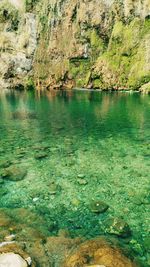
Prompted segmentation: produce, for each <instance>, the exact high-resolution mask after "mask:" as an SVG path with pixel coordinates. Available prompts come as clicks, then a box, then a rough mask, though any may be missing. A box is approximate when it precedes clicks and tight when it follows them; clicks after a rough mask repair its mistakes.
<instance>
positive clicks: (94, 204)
mask: <svg viewBox="0 0 150 267" xmlns="http://www.w3.org/2000/svg"><path fill="white" fill-rule="evenodd" d="M108 208H109V206H108V205H107V204H106V203H105V202H103V201H101V200H93V201H91V203H90V210H91V211H92V212H94V213H103V212H105V211H106V210H107V209H108Z"/></svg>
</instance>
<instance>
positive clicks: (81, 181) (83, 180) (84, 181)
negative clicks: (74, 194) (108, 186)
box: [77, 179, 88, 185]
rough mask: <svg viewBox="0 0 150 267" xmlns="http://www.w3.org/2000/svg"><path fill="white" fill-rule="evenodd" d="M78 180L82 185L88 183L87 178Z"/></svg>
mask: <svg viewBox="0 0 150 267" xmlns="http://www.w3.org/2000/svg"><path fill="white" fill-rule="evenodd" d="M77 182H78V184H80V185H86V184H87V183H88V182H87V181H86V180H85V179H78V180H77Z"/></svg>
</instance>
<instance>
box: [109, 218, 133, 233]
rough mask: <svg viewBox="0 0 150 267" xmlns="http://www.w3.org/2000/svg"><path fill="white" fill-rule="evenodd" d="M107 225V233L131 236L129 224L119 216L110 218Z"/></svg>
mask: <svg viewBox="0 0 150 267" xmlns="http://www.w3.org/2000/svg"><path fill="white" fill-rule="evenodd" d="M108 225H109V226H108V227H107V229H106V232H107V233H109V234H114V235H117V236H120V237H129V236H131V230H130V227H129V225H128V224H127V223H126V222H125V221H124V220H123V219H121V218H113V219H110V220H109V222H108Z"/></svg>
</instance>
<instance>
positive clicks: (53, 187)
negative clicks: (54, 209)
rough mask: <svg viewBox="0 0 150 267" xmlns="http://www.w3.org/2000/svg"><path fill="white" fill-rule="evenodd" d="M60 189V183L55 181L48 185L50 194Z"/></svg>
mask: <svg viewBox="0 0 150 267" xmlns="http://www.w3.org/2000/svg"><path fill="white" fill-rule="evenodd" d="M60 189H61V187H60V185H58V184H56V183H55V182H52V183H51V184H50V186H49V193H50V194H51V195H55V194H56V193H57V192H58V191H60Z"/></svg>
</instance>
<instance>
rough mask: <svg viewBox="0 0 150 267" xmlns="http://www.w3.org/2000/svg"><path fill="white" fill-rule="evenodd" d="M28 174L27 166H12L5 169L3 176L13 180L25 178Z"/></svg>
mask: <svg viewBox="0 0 150 267" xmlns="http://www.w3.org/2000/svg"><path fill="white" fill-rule="evenodd" d="M26 174H27V170H26V169H25V168H23V167H22V168H20V167H18V166H14V165H13V166H10V167H8V168H6V169H4V170H3V172H2V174H1V175H2V178H4V179H7V180H11V181H20V180H22V179H24V177H25V176H26Z"/></svg>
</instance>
